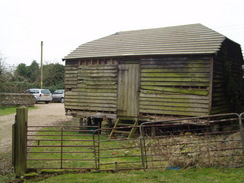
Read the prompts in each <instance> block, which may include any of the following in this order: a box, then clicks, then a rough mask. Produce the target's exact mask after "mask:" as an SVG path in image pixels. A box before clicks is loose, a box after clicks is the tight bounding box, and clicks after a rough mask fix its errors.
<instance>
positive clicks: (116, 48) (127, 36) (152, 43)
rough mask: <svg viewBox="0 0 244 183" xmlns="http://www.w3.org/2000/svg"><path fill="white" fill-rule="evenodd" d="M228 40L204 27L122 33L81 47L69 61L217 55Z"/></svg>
mask: <svg viewBox="0 0 244 183" xmlns="http://www.w3.org/2000/svg"><path fill="white" fill-rule="evenodd" d="M225 38H226V37H225V36H224V35H222V34H220V33H218V32H216V31H214V30H212V29H209V28H208V27H206V26H203V25H201V24H190V25H182V26H173V27H163V28H156V29H145V30H134V31H123V32H118V33H115V34H112V35H110V36H106V37H103V38H100V39H97V40H94V41H91V42H88V43H85V44H82V45H80V46H79V47H78V48H77V49H75V50H74V51H73V52H71V53H70V54H68V55H67V56H66V57H65V58H64V60H66V59H75V58H97V57H117V56H138V55H179V54H212V53H216V52H217V51H218V50H219V49H220V46H221V43H222V42H223V41H224V39H225Z"/></svg>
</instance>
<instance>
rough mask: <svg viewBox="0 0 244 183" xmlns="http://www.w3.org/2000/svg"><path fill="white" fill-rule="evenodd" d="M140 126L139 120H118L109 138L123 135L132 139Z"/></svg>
mask: <svg viewBox="0 0 244 183" xmlns="http://www.w3.org/2000/svg"><path fill="white" fill-rule="evenodd" d="M137 125H138V120H137V119H124V118H118V119H117V120H116V123H115V124H114V127H113V129H112V131H111V133H110V135H109V138H110V139H111V138H112V137H113V136H114V135H115V134H116V135H123V136H127V138H132V137H133V136H134V134H135V131H136V128H135V127H136V126H137ZM120 127H129V128H121V129H119V128H120Z"/></svg>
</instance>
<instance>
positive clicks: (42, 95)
mask: <svg viewBox="0 0 244 183" xmlns="http://www.w3.org/2000/svg"><path fill="white" fill-rule="evenodd" d="M25 93H30V94H33V96H34V97H35V100H36V101H35V103H38V102H45V103H46V104H48V103H49V102H51V101H52V93H51V92H50V91H49V90H48V89H38V88H31V89H28V90H26V91H25Z"/></svg>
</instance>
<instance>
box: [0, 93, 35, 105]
mask: <svg viewBox="0 0 244 183" xmlns="http://www.w3.org/2000/svg"><path fill="white" fill-rule="evenodd" d="M34 103H35V100H34V96H33V95H31V94H26V93H0V107H17V106H34Z"/></svg>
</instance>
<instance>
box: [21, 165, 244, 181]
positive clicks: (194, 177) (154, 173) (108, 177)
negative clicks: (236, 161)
mask: <svg viewBox="0 0 244 183" xmlns="http://www.w3.org/2000/svg"><path fill="white" fill-rule="evenodd" d="M243 172H244V168H222V169H214V168H204V169H182V170H165V171H163V170H147V171H129V172H117V173H82V174H74V173H70V174H62V175H55V176H52V177H48V178H47V175H42V176H43V178H44V179H43V180H40V177H39V178H34V179H26V180H25V182H26V183H29V182H39V183H44V182H45V183H54V182H55V183H56V182H59V183H70V182H72V183H78V182H86V183H90V182H91V183H101V182H106V183H110V182H111V183H114V182H116V183H127V182H128V183H138V182H140V183H148V182H165V183H166V182H177V183H189V182H191V183H204V182H221V183H227V182H228V183H230V182H231V183H241V182H243V181H244V174H243Z"/></svg>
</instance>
